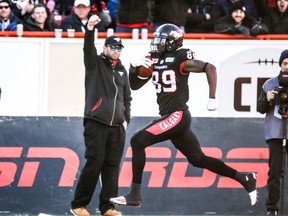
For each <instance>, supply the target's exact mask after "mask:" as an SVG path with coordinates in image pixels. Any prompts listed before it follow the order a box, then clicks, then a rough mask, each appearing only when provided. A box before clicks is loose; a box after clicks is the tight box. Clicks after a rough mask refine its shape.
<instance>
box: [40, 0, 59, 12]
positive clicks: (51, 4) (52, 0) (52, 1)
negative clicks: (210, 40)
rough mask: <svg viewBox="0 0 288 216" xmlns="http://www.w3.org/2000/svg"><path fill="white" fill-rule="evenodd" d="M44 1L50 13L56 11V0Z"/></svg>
mask: <svg viewBox="0 0 288 216" xmlns="http://www.w3.org/2000/svg"><path fill="white" fill-rule="evenodd" d="M43 3H44V4H45V5H46V7H47V8H48V9H49V14H52V13H54V10H55V5H56V2H55V0H44V1H43Z"/></svg>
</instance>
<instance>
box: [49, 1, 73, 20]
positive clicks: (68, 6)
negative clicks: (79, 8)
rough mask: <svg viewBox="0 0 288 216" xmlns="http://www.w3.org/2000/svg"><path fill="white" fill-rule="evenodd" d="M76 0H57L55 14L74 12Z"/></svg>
mask: <svg viewBox="0 0 288 216" xmlns="http://www.w3.org/2000/svg"><path fill="white" fill-rule="evenodd" d="M73 4H74V0H55V10H54V14H58V15H63V16H68V15H70V14H71V13H72V10H73Z"/></svg>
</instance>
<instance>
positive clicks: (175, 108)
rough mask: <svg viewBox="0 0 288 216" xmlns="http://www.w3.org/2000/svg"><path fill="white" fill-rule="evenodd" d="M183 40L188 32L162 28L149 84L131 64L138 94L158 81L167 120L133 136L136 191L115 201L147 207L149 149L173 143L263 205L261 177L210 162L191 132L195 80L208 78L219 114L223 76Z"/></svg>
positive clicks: (154, 49)
mask: <svg viewBox="0 0 288 216" xmlns="http://www.w3.org/2000/svg"><path fill="white" fill-rule="evenodd" d="M183 37H184V36H183V32H182V31H181V30H180V29H179V28H178V27H177V26H175V25H173V24H164V25H161V26H160V27H159V28H158V29H157V30H156V32H155V33H154V36H153V39H152V42H151V57H152V60H150V61H149V59H147V58H146V59H144V60H143V62H142V65H143V66H146V67H149V66H150V65H152V63H153V72H152V74H151V76H150V77H148V78H147V79H143V78H139V77H138V76H137V67H135V66H139V65H141V63H131V67H130V69H129V70H130V73H129V80H130V86H131V88H132V90H137V89H139V88H141V87H142V86H143V85H144V84H145V83H147V82H148V80H152V83H153V84H154V85H155V90H156V93H157V103H158V105H159V113H160V115H161V117H160V118H158V119H155V120H154V121H152V122H151V123H149V124H148V125H146V126H145V127H144V128H142V129H141V130H138V131H136V132H135V133H134V134H133V136H132V138H131V147H132V152H133V156H132V171H133V179H132V186H131V188H130V191H129V192H128V193H127V194H126V195H124V196H119V197H113V198H111V199H110V201H111V202H112V203H114V204H118V205H124V206H141V205H142V201H141V190H140V188H141V181H142V174H143V169H144V166H145V160H146V156H145V148H147V147H148V146H151V145H153V144H156V143H159V142H162V141H165V140H171V142H172V143H173V145H174V146H175V148H177V149H178V150H179V151H180V152H181V153H182V154H183V155H184V156H185V157H186V158H187V160H188V162H189V163H190V164H191V165H193V166H195V167H199V168H204V169H208V170H210V171H212V172H214V173H217V174H219V175H222V176H226V177H230V178H231V179H234V180H236V181H238V182H239V183H240V184H242V185H243V187H244V188H245V189H246V191H247V192H248V194H249V196H250V201H251V205H252V206H255V205H256V203H257V201H258V193H257V189H256V173H240V172H238V171H237V170H235V169H233V168H231V167H229V166H227V165H226V164H225V163H224V162H222V161H221V160H219V159H216V158H213V157H209V156H206V155H205V154H204V153H203V152H202V150H201V147H200V144H199V141H198V139H197V137H196V136H195V134H194V132H193V131H192V130H191V128H190V125H191V114H190V112H189V109H188V106H187V101H188V99H189V87H188V78H189V74H190V73H191V72H193V73H203V72H204V73H206V76H207V80H208V84H209V99H208V104H207V109H208V110H210V111H214V110H216V109H217V104H216V99H215V96H216V83H217V73H216V68H215V66H214V65H213V64H211V63H208V62H204V61H201V60H196V59H195V57H194V52H193V51H191V50H190V49H187V48H182V44H183Z"/></svg>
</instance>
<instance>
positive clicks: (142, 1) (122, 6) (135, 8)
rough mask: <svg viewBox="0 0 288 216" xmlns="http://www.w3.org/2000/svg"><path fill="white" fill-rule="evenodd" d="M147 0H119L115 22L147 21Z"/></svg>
mask: <svg viewBox="0 0 288 216" xmlns="http://www.w3.org/2000/svg"><path fill="white" fill-rule="evenodd" d="M149 21H150V19H149V9H148V1H147V0H119V2H118V14H117V22H119V23H123V24H134V23H145V22H149Z"/></svg>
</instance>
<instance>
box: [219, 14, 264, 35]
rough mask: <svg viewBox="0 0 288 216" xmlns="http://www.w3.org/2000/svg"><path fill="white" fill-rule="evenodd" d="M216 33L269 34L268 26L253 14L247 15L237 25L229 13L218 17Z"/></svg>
mask: <svg viewBox="0 0 288 216" xmlns="http://www.w3.org/2000/svg"><path fill="white" fill-rule="evenodd" d="M214 30H215V32H216V33H224V34H243V35H246V36H248V35H251V36H257V35H259V34H267V33H268V27H267V26H266V25H265V24H263V23H260V22H258V21H257V20H256V18H254V17H252V16H245V18H244V19H243V22H242V24H241V25H237V23H236V22H235V20H234V19H233V18H232V16H231V15H227V16H224V17H221V18H220V19H218V20H217V21H216V23H215V25H214Z"/></svg>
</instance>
